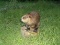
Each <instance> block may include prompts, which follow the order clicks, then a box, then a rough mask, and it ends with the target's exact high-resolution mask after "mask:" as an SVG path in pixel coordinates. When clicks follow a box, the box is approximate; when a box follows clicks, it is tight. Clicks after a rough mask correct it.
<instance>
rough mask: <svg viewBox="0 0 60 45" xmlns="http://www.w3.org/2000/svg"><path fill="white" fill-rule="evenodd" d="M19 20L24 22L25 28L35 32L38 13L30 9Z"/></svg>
mask: <svg viewBox="0 0 60 45" xmlns="http://www.w3.org/2000/svg"><path fill="white" fill-rule="evenodd" d="M21 21H22V22H23V23H25V24H26V27H27V30H29V29H30V30H31V31H35V32H37V29H38V27H39V23H40V15H39V13H38V12H36V11H32V12H30V13H28V14H25V15H24V16H22V18H21Z"/></svg>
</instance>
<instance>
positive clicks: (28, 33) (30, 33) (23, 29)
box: [21, 26, 39, 37]
mask: <svg viewBox="0 0 60 45" xmlns="http://www.w3.org/2000/svg"><path fill="white" fill-rule="evenodd" d="M26 29H27V28H26V27H25V26H23V27H21V34H22V36H23V37H30V36H36V35H38V32H39V31H38V30H37V32H33V31H30V30H26Z"/></svg>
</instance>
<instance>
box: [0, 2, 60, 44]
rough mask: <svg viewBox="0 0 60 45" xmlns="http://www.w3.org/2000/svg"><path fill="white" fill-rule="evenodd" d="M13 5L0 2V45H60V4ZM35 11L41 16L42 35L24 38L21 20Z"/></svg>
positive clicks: (27, 3)
mask: <svg viewBox="0 0 60 45" xmlns="http://www.w3.org/2000/svg"><path fill="white" fill-rule="evenodd" d="M11 3H12V2H11ZM11 3H8V2H0V45H60V4H55V3H52V2H37V3H32V2H24V3H21V2H20V3H15V4H14V3H12V4H11ZM33 10H36V11H39V12H40V15H41V19H40V28H39V29H40V30H39V32H40V33H39V35H38V36H36V37H30V38H23V37H22V35H21V31H20V27H21V26H22V24H23V23H21V22H20V19H21V17H22V16H23V15H24V14H26V13H28V12H31V11H33Z"/></svg>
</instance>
